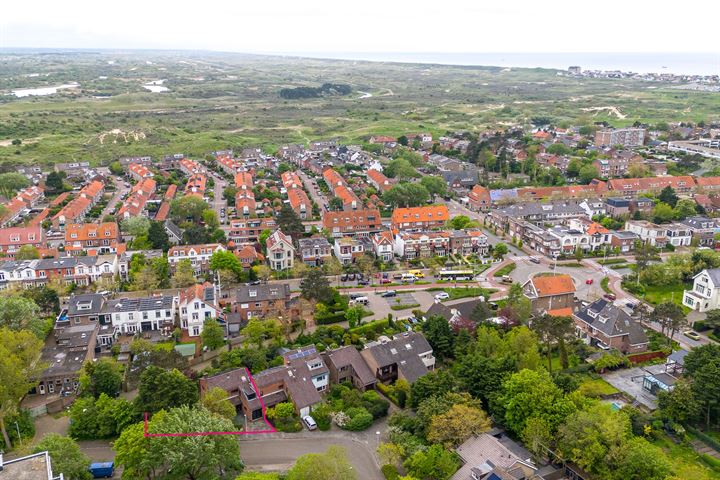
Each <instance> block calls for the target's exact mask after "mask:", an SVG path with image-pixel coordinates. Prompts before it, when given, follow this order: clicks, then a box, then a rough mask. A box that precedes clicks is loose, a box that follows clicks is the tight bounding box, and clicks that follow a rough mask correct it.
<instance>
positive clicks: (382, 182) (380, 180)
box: [367, 168, 392, 190]
mask: <svg viewBox="0 0 720 480" xmlns="http://www.w3.org/2000/svg"><path fill="white" fill-rule="evenodd" d="M367 176H368V178H370V179H371V180H372V181H373V182H375V184H376V185H377V186H378V188H380V189H381V190H390V189H391V188H392V185H391V184H390V183H391V182H390V179H389V178H388V177H386V176H385V174H384V173H382V172H381V171H380V170H375V169H374V168H371V169H370V170H368V171H367Z"/></svg>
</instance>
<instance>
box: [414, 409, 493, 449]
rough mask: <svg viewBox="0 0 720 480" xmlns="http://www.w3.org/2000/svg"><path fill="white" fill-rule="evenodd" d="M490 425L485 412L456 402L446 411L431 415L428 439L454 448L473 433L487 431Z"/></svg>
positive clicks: (477, 433)
mask: <svg viewBox="0 0 720 480" xmlns="http://www.w3.org/2000/svg"><path fill="white" fill-rule="evenodd" d="M491 426H492V424H491V422H490V419H489V418H488V416H487V414H486V413H485V412H484V411H483V410H481V409H479V408H476V407H471V406H468V405H463V404H457V405H453V406H452V407H451V408H450V410H448V411H447V412H446V413H443V414H440V415H436V416H434V417H432V420H431V421H430V428H429V429H428V435H427V438H428V441H430V442H432V443H442V444H443V445H445V446H446V447H447V448H454V447H457V446H458V445H460V444H461V443H463V442H464V441H465V440H467V439H468V438H470V437H471V436H473V435H479V434H481V433H484V432H487V431H488V430H490V427H491Z"/></svg>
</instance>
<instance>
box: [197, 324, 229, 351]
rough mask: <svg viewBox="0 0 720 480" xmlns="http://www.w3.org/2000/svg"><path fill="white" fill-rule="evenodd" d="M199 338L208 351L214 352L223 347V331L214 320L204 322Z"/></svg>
mask: <svg viewBox="0 0 720 480" xmlns="http://www.w3.org/2000/svg"><path fill="white" fill-rule="evenodd" d="M200 336H201V337H202V341H203V346H204V347H207V349H208V350H215V349H218V348H220V347H222V346H223V345H225V329H224V328H223V327H221V326H220V324H219V323H218V321H217V320H215V319H214V318H208V319H207V320H205V324H204V325H203V331H202V333H201V334H200Z"/></svg>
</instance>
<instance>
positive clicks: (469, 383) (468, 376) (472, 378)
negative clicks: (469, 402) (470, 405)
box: [456, 351, 515, 407]
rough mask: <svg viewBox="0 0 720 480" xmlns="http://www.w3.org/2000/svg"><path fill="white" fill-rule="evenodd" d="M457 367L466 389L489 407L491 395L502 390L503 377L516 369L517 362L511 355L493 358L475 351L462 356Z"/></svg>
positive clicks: (458, 374) (461, 381)
mask: <svg viewBox="0 0 720 480" xmlns="http://www.w3.org/2000/svg"><path fill="white" fill-rule="evenodd" d="M456 368H457V376H458V378H459V379H460V383H461V384H462V386H463V387H464V389H465V390H466V391H468V392H470V394H472V395H473V396H474V397H476V398H479V399H480V400H482V401H483V404H484V405H485V406H486V407H487V406H488V404H489V400H490V396H491V395H492V394H494V393H495V392H497V391H499V390H500V387H501V386H502V382H503V379H504V378H505V377H506V376H507V375H509V374H510V373H511V372H513V371H515V362H514V361H513V360H512V359H511V358H510V356H502V357H499V358H491V357H488V356H486V355H484V354H483V353H481V352H477V351H474V352H472V353H470V354H468V355H465V356H464V357H462V358H460V360H459V363H458V364H457V366H456Z"/></svg>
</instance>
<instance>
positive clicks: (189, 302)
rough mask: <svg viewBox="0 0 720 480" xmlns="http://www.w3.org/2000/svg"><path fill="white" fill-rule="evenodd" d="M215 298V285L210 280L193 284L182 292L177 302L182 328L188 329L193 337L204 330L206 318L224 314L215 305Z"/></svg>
mask: <svg viewBox="0 0 720 480" xmlns="http://www.w3.org/2000/svg"><path fill="white" fill-rule="evenodd" d="M215 298H216V294H215V287H214V286H213V285H212V284H211V283H209V282H205V283H204V284H202V285H193V286H192V287H189V288H188V289H187V290H184V291H182V292H180V295H179V296H178V303H177V307H178V312H179V313H180V328H182V329H183V330H187V332H188V335H189V336H191V337H197V336H199V335H200V334H201V333H202V331H203V326H204V325H205V320H207V319H209V318H218V316H220V315H221V314H222V311H221V310H220V309H219V308H218V307H217V306H216V305H215Z"/></svg>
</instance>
